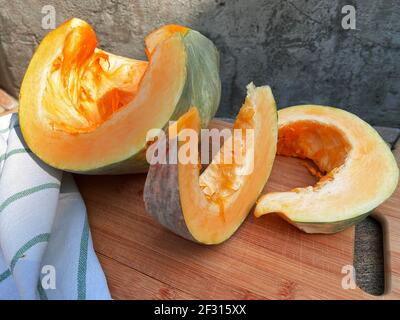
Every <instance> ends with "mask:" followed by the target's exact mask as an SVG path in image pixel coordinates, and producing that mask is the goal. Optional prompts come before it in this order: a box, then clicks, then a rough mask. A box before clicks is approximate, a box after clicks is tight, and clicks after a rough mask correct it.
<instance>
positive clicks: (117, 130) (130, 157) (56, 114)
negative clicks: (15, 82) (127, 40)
mask: <svg viewBox="0 0 400 320" xmlns="http://www.w3.org/2000/svg"><path fill="white" fill-rule="evenodd" d="M145 44H146V53H147V56H148V59H149V61H139V60H134V59H130V58H125V57H121V56H117V55H114V54H111V53H108V52H105V51H103V50H101V49H98V48H97V40H96V34H95V32H94V30H93V29H92V27H91V26H90V25H89V24H88V23H86V22H85V21H82V20H80V19H76V18H74V19H71V20H69V21H67V22H65V23H64V24H62V25H61V26H59V27H58V28H57V29H55V30H54V31H52V32H50V33H49V34H48V35H47V36H46V37H45V38H44V39H43V41H42V42H41V44H40V45H39V47H38V48H37V50H36V52H35V54H34V55H33V57H32V60H31V62H30V64H29V67H28V69H27V71H26V74H25V77H24V79H23V82H22V86H21V91H20V109H19V119H20V125H21V130H22V133H23V136H24V138H25V141H26V143H27V144H28V146H29V148H30V149H31V150H32V151H33V152H34V153H35V154H36V155H37V156H38V157H39V158H41V159H42V160H43V161H44V162H46V163H48V164H50V165H51V166H53V167H56V168H60V169H63V170H66V171H71V172H76V173H85V174H122V173H135V172H142V171H146V170H147V167H148V164H147V162H146V157H145V153H146V147H147V146H146V135H147V132H148V130H149V129H152V128H164V127H166V126H167V125H168V123H169V120H174V119H177V118H179V116H181V115H182V114H184V113H185V112H187V111H188V110H189V108H190V106H191V105H196V107H197V109H198V111H199V116H200V124H201V126H203V127H205V126H207V124H208V122H209V120H210V119H211V118H212V117H213V116H214V114H215V112H216V110H217V107H218V104H219V100H220V92H221V84H220V78H219V54H218V51H217V49H216V47H215V46H214V44H213V43H212V42H211V41H210V40H209V39H207V38H206V37H204V36H203V35H201V34H200V33H199V32H197V31H194V30H191V29H189V28H186V27H182V26H178V25H168V26H164V27H161V28H160V29H158V30H156V31H154V32H152V33H151V34H150V35H148V36H147V37H146V39H145Z"/></svg>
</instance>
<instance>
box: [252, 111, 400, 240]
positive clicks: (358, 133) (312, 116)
mask: <svg viewBox="0 0 400 320" xmlns="http://www.w3.org/2000/svg"><path fill="white" fill-rule="evenodd" d="M278 116H279V135H278V150H277V153H278V154H279V155H283V156H290V157H299V158H303V159H311V160H312V161H313V162H314V163H315V164H316V165H317V167H318V168H319V170H320V171H321V174H322V178H321V179H320V180H319V182H318V183H317V184H316V185H315V186H309V187H306V188H297V189H294V190H291V191H288V192H272V193H267V194H265V195H263V196H262V197H261V198H260V199H259V201H258V203H257V206H256V209H255V215H256V216H257V217H260V216H262V215H264V214H267V213H271V212H277V213H279V214H280V215H281V216H282V217H283V218H285V219H287V220H288V221H289V222H290V223H292V224H294V225H295V226H296V227H298V228H299V229H301V230H303V231H305V232H308V233H335V232H338V231H341V230H343V229H345V228H347V227H349V226H351V225H352V224H354V223H356V222H358V221H361V220H362V219H364V218H365V217H366V216H367V215H368V214H369V213H370V211H371V210H373V209H374V208H375V207H377V206H378V205H379V204H381V203H382V202H383V201H385V200H386V199H387V198H388V197H390V195H391V194H392V193H393V192H394V190H395V188H396V186H397V183H398V179H399V169H398V167H397V164H396V161H395V158H394V156H393V154H392V152H391V151H390V149H389V147H388V146H387V145H386V143H385V142H384V141H383V140H382V138H381V137H380V136H379V134H378V133H377V132H376V131H375V130H374V129H373V128H372V127H371V126H370V125H368V124H367V123H366V122H364V121H363V120H361V119H360V118H358V117H357V116H355V115H354V114H351V113H349V112H346V111H344V110H340V109H336V108H332V107H322V106H315V105H304V106H295V107H290V108H286V109H282V110H280V111H279V112H278Z"/></svg>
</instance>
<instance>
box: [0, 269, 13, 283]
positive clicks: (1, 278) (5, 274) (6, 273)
mask: <svg viewBox="0 0 400 320" xmlns="http://www.w3.org/2000/svg"><path fill="white" fill-rule="evenodd" d="M9 276H11V271H10V269H7V270H6V271H4V272H3V273H2V274H0V282H2V281H4V280H6V279H7V278H8V277H9Z"/></svg>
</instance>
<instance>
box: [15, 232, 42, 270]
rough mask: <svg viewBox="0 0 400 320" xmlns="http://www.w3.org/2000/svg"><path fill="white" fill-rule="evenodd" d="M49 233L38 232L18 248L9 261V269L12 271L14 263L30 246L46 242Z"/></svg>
mask: <svg viewBox="0 0 400 320" xmlns="http://www.w3.org/2000/svg"><path fill="white" fill-rule="evenodd" d="M49 237H50V233H41V234H38V235H37V236H36V237H33V238H32V239H31V240H29V241H28V242H26V243H25V244H24V245H23V246H22V247H21V248H19V250H18V251H17V252H16V253H15V255H14V257H13V258H12V259H11V263H10V270H11V272H13V271H14V268H15V265H16V264H17V262H18V260H19V259H20V258H22V257H23V256H24V254H25V252H27V251H28V250H29V249H30V248H32V247H33V246H34V245H36V244H38V243H42V242H47V241H49Z"/></svg>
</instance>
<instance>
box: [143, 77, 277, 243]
mask: <svg viewBox="0 0 400 320" xmlns="http://www.w3.org/2000/svg"><path fill="white" fill-rule="evenodd" d="M199 121H200V120H199V116H198V113H197V111H196V109H192V110H191V111H189V113H187V114H186V115H185V116H184V117H182V118H181V119H180V120H179V121H178V122H177V125H176V126H175V129H176V128H177V129H176V130H177V132H178V135H175V136H172V135H171V133H170V135H169V138H170V141H171V140H175V141H176V139H178V140H181V139H180V138H179V136H180V133H181V132H183V131H184V129H193V130H196V131H197V132H198V131H199V128H200V126H199ZM214 129H215V128H214ZM233 129H234V130H233V134H231V135H230V137H228V138H227V139H226V140H225V142H224V144H223V146H222V148H220V149H219V151H217V152H216V154H215V156H214V157H213V158H212V162H211V163H210V164H209V165H208V166H207V167H206V169H205V170H204V171H203V173H201V174H200V169H201V168H200V167H201V165H200V164H199V158H198V155H197V154H196V155H195V160H196V161H195V162H192V163H183V161H178V163H177V164H171V163H168V164H152V165H151V166H150V169H149V173H148V176H147V179H146V184H145V190H144V200H145V205H146V209H147V211H148V212H149V213H150V214H151V215H152V216H153V217H155V218H156V219H157V220H158V221H159V222H160V223H161V224H162V225H163V226H165V227H166V228H168V229H170V230H171V231H173V232H175V233H176V234H178V235H180V236H182V237H184V238H186V239H189V240H193V241H197V242H200V243H203V244H217V243H220V242H223V241H224V240H226V239H228V238H229V237H230V236H231V235H232V234H233V233H234V232H235V231H236V230H237V228H238V227H239V226H240V225H241V224H242V222H243V220H244V219H245V218H246V216H247V215H248V213H249V212H250V210H251V208H252V207H253V205H254V203H255V201H256V199H257V197H258V196H259V194H260V192H261V191H262V189H263V187H264V185H265V183H266V181H267V179H268V177H269V174H270V172H271V168H272V164H273V161H274V158H275V153H276V141H277V116H276V105H275V101H274V98H273V96H272V92H271V89H270V88H269V87H258V88H256V87H254V85H253V84H250V85H249V86H248V94H247V98H246V101H245V103H244V105H243V106H242V108H241V109H240V112H239V114H238V116H237V118H236V121H235V123H234V126H233ZM170 131H171V130H170ZM211 132H213V133H214V135H212V134H211V137H219V135H216V134H218V130H217V131H211ZM248 133H251V135H248ZM249 136H250V137H252V138H250V139H249V138H248V137H249ZM186 143H187V142H183V141H179V144H178V154H179V152H181V151H183V150H184V148H185V145H186ZM169 145H171V143H170V144H169ZM172 145H174V143H172ZM154 146H155V147H157V146H158V145H157V144H154ZM185 150H186V148H185ZM202 150H203V148H202ZM154 154H156V152H154ZM168 154H169V152H168ZM229 154H230V155H231V157H229V156H226V155H229ZM237 156H238V157H237ZM230 160H231V161H230Z"/></svg>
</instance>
